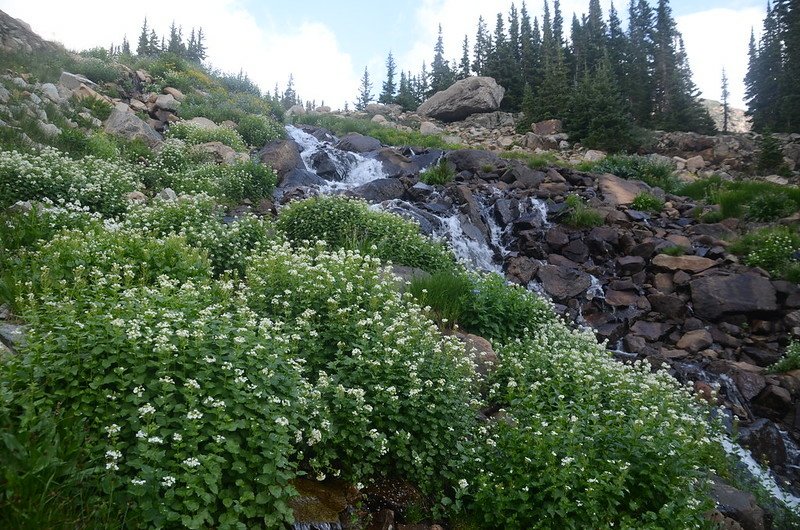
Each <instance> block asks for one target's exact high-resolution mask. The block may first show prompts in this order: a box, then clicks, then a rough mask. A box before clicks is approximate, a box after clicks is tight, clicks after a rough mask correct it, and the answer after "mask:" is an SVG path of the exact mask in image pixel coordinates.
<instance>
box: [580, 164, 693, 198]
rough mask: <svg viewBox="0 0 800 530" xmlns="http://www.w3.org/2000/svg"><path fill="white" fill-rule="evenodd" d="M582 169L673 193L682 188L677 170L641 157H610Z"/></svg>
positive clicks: (581, 167)
mask: <svg viewBox="0 0 800 530" xmlns="http://www.w3.org/2000/svg"><path fill="white" fill-rule="evenodd" d="M580 169H582V170H585V171H592V172H594V173H611V174H612V175H616V176H618V177H621V178H624V179H629V180H641V181H642V182H645V183H647V184H649V185H651V186H656V187H659V188H661V189H662V190H664V191H666V192H667V193H673V192H675V191H676V190H677V189H678V188H679V187H680V182H679V181H678V179H677V178H676V177H675V170H674V169H673V168H672V166H670V165H669V164H667V163H663V162H658V161H653V160H651V159H650V158H647V157H646V156H639V155H610V156H607V157H606V158H604V159H603V160H601V161H599V162H592V163H588V164H583V165H581V166H580Z"/></svg>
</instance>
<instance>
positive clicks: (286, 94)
mask: <svg viewBox="0 0 800 530" xmlns="http://www.w3.org/2000/svg"><path fill="white" fill-rule="evenodd" d="M297 103H298V97H297V92H296V91H295V89H294V75H293V74H291V73H290V74H289V80H288V81H287V82H286V90H284V91H283V96H282V97H281V104H282V105H283V108H284V109H286V110H289V109H290V108H292V107H293V106H294V105H297Z"/></svg>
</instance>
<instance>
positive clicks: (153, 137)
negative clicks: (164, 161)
mask: <svg viewBox="0 0 800 530" xmlns="http://www.w3.org/2000/svg"><path fill="white" fill-rule="evenodd" d="M103 129H104V130H105V132H107V133H108V134H113V135H115V136H121V137H123V138H126V139H128V140H136V139H139V140H142V141H144V142H145V143H146V144H147V145H149V146H150V147H151V148H156V147H158V146H160V145H161V144H162V143H163V139H162V138H161V135H160V134H158V133H157V132H156V130H155V129H153V128H152V127H151V126H150V125H148V124H147V123H145V122H144V121H142V120H141V119H140V118H139V117H138V116H136V114H134V113H132V112H123V111H121V110H119V109H114V110H112V111H111V115H110V116H109V117H108V119H107V120H106V123H105V126H104V127H103Z"/></svg>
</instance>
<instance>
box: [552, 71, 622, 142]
mask: <svg viewBox="0 0 800 530" xmlns="http://www.w3.org/2000/svg"><path fill="white" fill-rule="evenodd" d="M565 126H566V129H567V131H568V133H569V135H570V138H571V139H573V140H579V141H580V142H581V143H582V144H583V145H584V146H586V147H590V148H593V149H603V150H606V151H624V150H627V149H630V148H632V147H633V146H634V145H633V144H634V129H633V126H632V122H631V119H630V116H629V115H628V111H627V106H626V105H625V102H624V100H623V99H622V94H621V93H620V91H619V87H618V86H617V84H616V82H615V81H614V75H613V72H612V71H611V65H610V62H609V60H608V57H604V58H603V59H601V61H600V63H598V65H597V67H596V68H595V70H594V71H593V72H589V71H587V72H586V73H585V74H584V76H583V78H582V79H581V81H580V83H579V84H578V86H577V87H576V89H575V91H574V93H573V94H572V97H571V101H570V105H569V111H568V112H567V114H566V119H565Z"/></svg>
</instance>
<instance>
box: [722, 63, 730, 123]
mask: <svg viewBox="0 0 800 530" xmlns="http://www.w3.org/2000/svg"><path fill="white" fill-rule="evenodd" d="M730 95H731V93H730V92H729V91H728V75H727V74H726V73H725V68H724V67H723V68H722V132H723V133H725V134H728V126H729V125H730V118H731V109H730V106H729V105H728V99H729V98H730Z"/></svg>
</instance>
